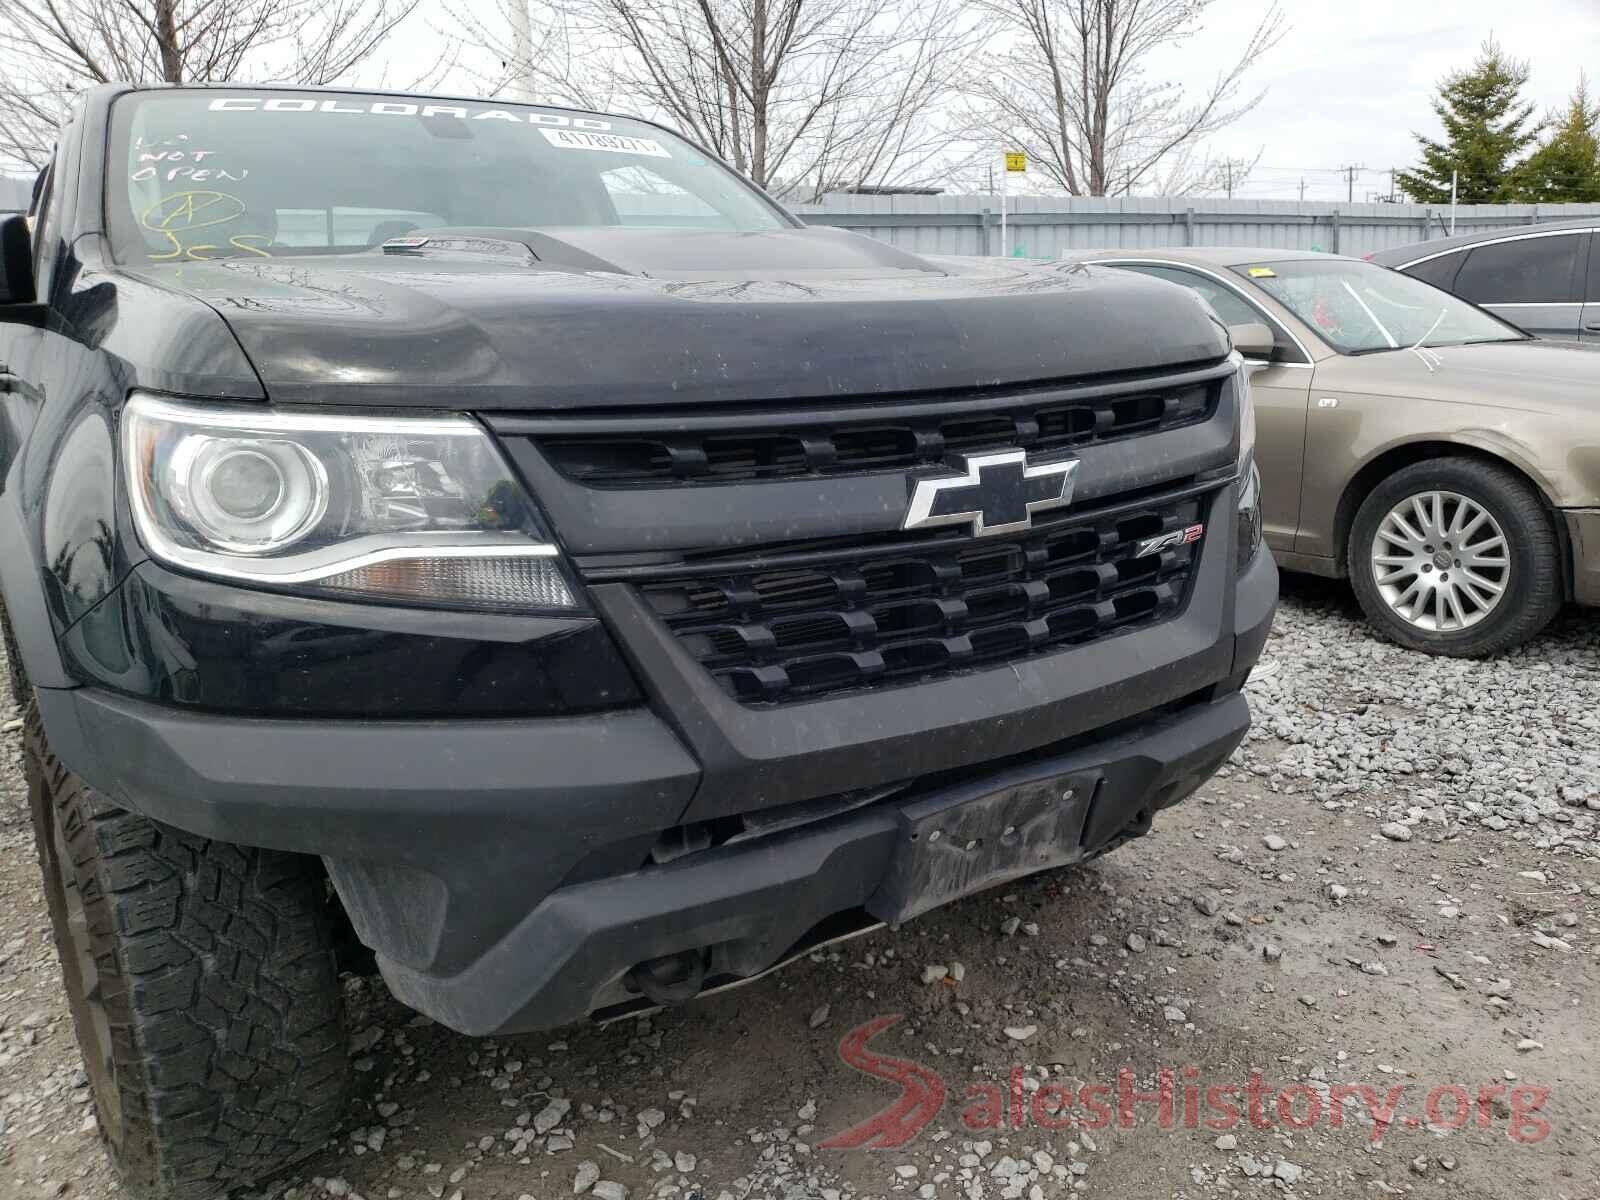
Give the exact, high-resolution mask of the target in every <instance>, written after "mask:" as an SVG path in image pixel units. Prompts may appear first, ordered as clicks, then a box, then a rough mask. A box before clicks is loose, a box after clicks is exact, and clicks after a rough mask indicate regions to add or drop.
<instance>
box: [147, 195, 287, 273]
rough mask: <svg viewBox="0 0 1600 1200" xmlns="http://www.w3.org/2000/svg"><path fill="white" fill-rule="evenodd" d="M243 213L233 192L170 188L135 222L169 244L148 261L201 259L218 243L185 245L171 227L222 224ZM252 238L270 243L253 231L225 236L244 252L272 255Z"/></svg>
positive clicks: (243, 208)
mask: <svg viewBox="0 0 1600 1200" xmlns="http://www.w3.org/2000/svg"><path fill="white" fill-rule="evenodd" d="M244 213H245V203H244V201H243V200H240V199H239V198H238V197H237V196H230V195H229V194H228V193H227V192H210V191H190V192H174V193H172V195H170V196H163V197H162V198H161V199H159V200H157V201H156V202H155V203H154V204H152V205H151V206H150V207H149V208H147V209H145V210H144V212H142V213H140V214H139V224H140V225H142V226H144V227H145V228H146V229H148V230H150V232H152V233H159V234H160V235H161V236H162V237H164V238H166V240H167V244H168V245H169V246H170V247H171V249H170V250H169V251H168V252H167V253H165V254H152V255H151V256H150V259H151V261H152V262H163V261H167V260H171V259H174V258H191V259H196V260H199V261H202V262H203V261H205V260H207V259H209V258H210V257H211V252H212V251H214V250H217V249H219V247H218V246H216V245H214V244H211V243H204V244H200V245H194V246H187V247H186V246H185V245H184V244H183V241H182V240H181V239H180V238H179V237H178V235H177V234H176V233H174V232H173V231H174V230H184V231H189V230H196V229H207V228H210V227H211V226H213V225H226V224H227V223H228V222H229V221H235V220H238V219H239V218H240V217H242V216H244ZM255 241H260V242H264V243H265V244H266V245H271V244H272V239H271V238H269V237H267V235H265V234H257V233H240V234H235V235H234V236H232V237H230V238H229V239H228V244H229V245H230V246H232V247H233V248H234V249H235V250H239V251H242V252H243V253H245V254H254V255H258V256H260V257H261V258H271V257H272V256H271V255H270V254H268V253H267V251H266V250H265V249H264V248H263V247H262V246H257V245H252V244H251V243H252V242H255Z"/></svg>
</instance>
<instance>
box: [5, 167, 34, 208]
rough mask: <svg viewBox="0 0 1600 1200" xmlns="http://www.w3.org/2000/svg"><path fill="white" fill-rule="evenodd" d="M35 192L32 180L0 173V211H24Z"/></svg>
mask: <svg viewBox="0 0 1600 1200" xmlns="http://www.w3.org/2000/svg"><path fill="white" fill-rule="evenodd" d="M32 194H33V184H32V182H31V181H28V180H22V179H7V178H6V177H5V176H3V175H0V212H22V211H23V210H24V209H26V208H27V207H28V199H29V197H30V196H31V195H32Z"/></svg>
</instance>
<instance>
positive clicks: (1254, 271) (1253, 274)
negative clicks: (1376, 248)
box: [546, 131, 1278, 279]
mask: <svg viewBox="0 0 1600 1200" xmlns="http://www.w3.org/2000/svg"><path fill="white" fill-rule="evenodd" d="M546 136H549V134H548V131H546ZM1245 273H1246V274H1247V275H1249V276H1250V278H1251V279H1276V278H1277V277H1278V273H1277V272H1276V271H1274V270H1273V269H1272V268H1271V267H1249V268H1247V269H1246V272H1245Z"/></svg>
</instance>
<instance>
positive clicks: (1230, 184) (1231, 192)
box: [1223, 162, 1233, 200]
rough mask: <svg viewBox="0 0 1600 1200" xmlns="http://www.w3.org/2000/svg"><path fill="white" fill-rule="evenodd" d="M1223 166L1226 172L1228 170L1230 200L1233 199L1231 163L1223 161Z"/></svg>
mask: <svg viewBox="0 0 1600 1200" xmlns="http://www.w3.org/2000/svg"><path fill="white" fill-rule="evenodd" d="M1223 166H1224V167H1225V168H1226V169H1227V172H1228V199H1229V200H1232V199H1233V163H1231V162H1227V163H1224V164H1223Z"/></svg>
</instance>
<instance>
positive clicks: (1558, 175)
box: [1517, 75, 1600, 204]
mask: <svg viewBox="0 0 1600 1200" xmlns="http://www.w3.org/2000/svg"><path fill="white" fill-rule="evenodd" d="M1547 128H1548V129H1549V130H1550V136H1549V138H1548V139H1547V140H1546V141H1545V143H1544V145H1542V146H1540V147H1539V148H1538V149H1537V150H1535V151H1534V152H1533V154H1532V156H1531V157H1529V159H1528V161H1527V162H1525V163H1523V164H1522V166H1521V167H1519V168H1518V170H1517V191H1518V193H1519V199H1522V200H1531V201H1534V202H1536V203H1540V204H1544V203H1572V204H1585V203H1588V204H1592V203H1595V202H1600V104H1597V103H1591V102H1590V100H1589V81H1588V79H1586V78H1585V77H1584V76H1582V75H1580V76H1578V89H1577V91H1575V92H1573V93H1572V99H1571V100H1570V101H1568V103H1567V111H1566V112H1565V113H1564V114H1563V113H1557V114H1555V115H1553V116H1552V117H1551V118H1550V120H1549V121H1548V122H1547Z"/></svg>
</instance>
